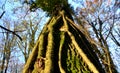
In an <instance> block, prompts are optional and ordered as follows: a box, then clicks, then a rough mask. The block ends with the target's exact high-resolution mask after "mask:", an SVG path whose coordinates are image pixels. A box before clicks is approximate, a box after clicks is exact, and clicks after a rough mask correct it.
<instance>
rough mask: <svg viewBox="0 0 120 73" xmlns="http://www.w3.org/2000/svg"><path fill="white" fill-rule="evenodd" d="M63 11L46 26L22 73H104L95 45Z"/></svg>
mask: <svg viewBox="0 0 120 73" xmlns="http://www.w3.org/2000/svg"><path fill="white" fill-rule="evenodd" d="M68 17H69V16H67V13H65V11H64V10H61V11H60V13H59V14H58V16H53V17H52V18H51V19H50V20H49V21H48V23H47V24H46V25H45V26H44V28H43V30H42V32H41V33H40V36H39V38H38V40H37V42H36V45H35V47H34V48H33V51H32V53H31V55H30V56H29V58H28V61H27V63H26V65H25V67H24V69H23V73H92V72H93V73H105V72H104V69H102V66H101V64H100V62H99V60H98V57H97V56H96V54H95V52H94V51H93V47H92V44H91V43H90V42H89V40H87V38H86V36H85V35H84V33H83V32H82V31H81V30H80V29H78V28H77V26H76V25H75V24H74V23H73V21H72V20H71V19H69V18H68Z"/></svg>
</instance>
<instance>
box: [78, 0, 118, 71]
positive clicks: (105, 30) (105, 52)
mask: <svg viewBox="0 0 120 73" xmlns="http://www.w3.org/2000/svg"><path fill="white" fill-rule="evenodd" d="M76 1H77V0H76ZM78 2H79V1H78ZM80 4H81V7H80V6H78V8H77V11H78V12H77V13H78V16H77V17H76V19H77V21H78V23H79V24H81V23H84V24H83V25H82V24H81V25H82V26H83V27H84V28H86V29H87V30H89V31H90V33H91V34H90V35H91V36H92V37H93V38H95V40H96V41H95V42H94V44H96V45H98V47H99V49H96V53H97V54H98V56H99V58H100V59H101V61H102V63H103V64H104V66H105V69H106V71H107V72H108V73H112V72H114V71H112V70H115V65H114V63H113V60H112V56H111V55H112V53H111V51H110V50H111V49H112V46H111V45H113V44H110V43H113V42H111V37H113V36H115V35H112V34H115V33H113V32H114V29H119V28H120V27H116V26H119V11H118V9H119V6H118V4H119V1H118V0H116V1H111V0H108V1H104V0H93V1H92V0H90V1H87V0H86V1H84V2H82V3H80ZM81 19H82V20H84V21H81ZM116 23H117V24H116ZM91 28H92V30H91ZM118 38H119V36H118ZM112 39H114V37H113V38H112ZM117 40H118V39H117ZM117 40H116V44H117V43H118V44H119V42H118V41H117ZM114 41H115V39H114ZM116 47H118V46H116ZM114 49H116V48H114ZM115 72H116V70H115Z"/></svg>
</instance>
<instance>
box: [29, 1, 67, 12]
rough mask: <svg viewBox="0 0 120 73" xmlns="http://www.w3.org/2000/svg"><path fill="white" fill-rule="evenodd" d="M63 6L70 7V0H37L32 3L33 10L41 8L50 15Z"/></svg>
mask: <svg viewBox="0 0 120 73" xmlns="http://www.w3.org/2000/svg"><path fill="white" fill-rule="evenodd" d="M63 6H64V7H66V6H68V0H36V1H35V2H34V3H32V5H31V9H33V8H41V9H43V10H44V11H46V12H48V14H52V12H53V11H54V10H56V8H58V7H63Z"/></svg>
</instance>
